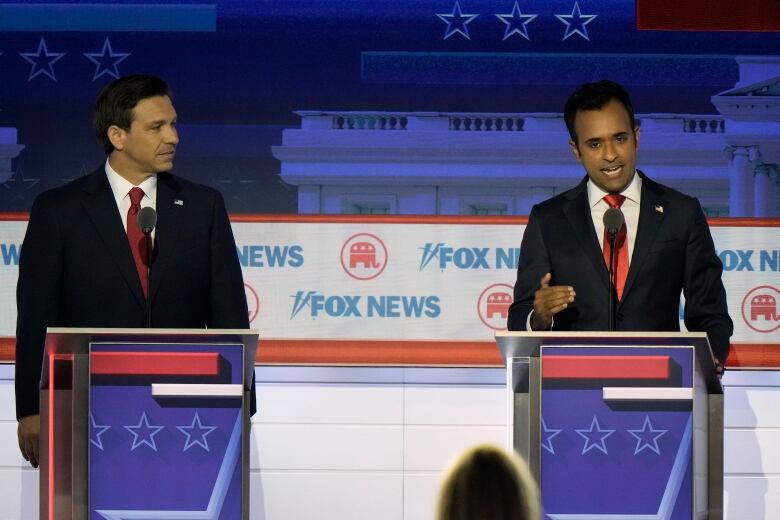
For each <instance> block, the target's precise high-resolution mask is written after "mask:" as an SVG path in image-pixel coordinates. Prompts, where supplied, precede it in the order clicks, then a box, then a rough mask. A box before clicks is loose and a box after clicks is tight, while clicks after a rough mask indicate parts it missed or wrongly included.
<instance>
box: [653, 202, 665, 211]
mask: <svg viewBox="0 0 780 520" xmlns="http://www.w3.org/2000/svg"><path fill="white" fill-rule="evenodd" d="M653 209H655V212H656V213H663V212H664V207H663V206H661V205H660V204H656V205H655V206H653Z"/></svg>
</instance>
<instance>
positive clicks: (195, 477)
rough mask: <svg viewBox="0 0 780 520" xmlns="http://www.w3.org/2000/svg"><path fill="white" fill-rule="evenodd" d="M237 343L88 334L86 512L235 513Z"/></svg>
mask: <svg viewBox="0 0 780 520" xmlns="http://www.w3.org/2000/svg"><path fill="white" fill-rule="evenodd" d="M243 364H244V348H243V345H241V344H208V343H206V344H204V343H197V344H186V343H181V344H154V343H91V344H90V419H89V420H90V428H89V430H90V438H89V457H90V459H89V518H90V519H91V520H141V519H148V520H151V519H155V520H160V519H178V520H185V519H189V518H192V519H196V518H197V519H211V520H219V519H225V520H227V519H236V518H242V514H243V512H242V485H243V483H242V471H241V469H242V468H241V461H242V446H243V439H242V426H243V420H244V411H243V408H242V395H243V383H242V380H243V370H244V367H243Z"/></svg>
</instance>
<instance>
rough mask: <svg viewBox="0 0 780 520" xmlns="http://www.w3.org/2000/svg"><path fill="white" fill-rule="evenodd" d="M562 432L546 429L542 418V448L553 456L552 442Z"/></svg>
mask: <svg viewBox="0 0 780 520" xmlns="http://www.w3.org/2000/svg"><path fill="white" fill-rule="evenodd" d="M562 431H563V430H556V429H555V428H548V427H547V423H546V422H545V421H544V418H542V448H544V449H546V450H547V451H549V452H550V453H552V454H553V455H555V449H554V448H553V445H552V440H553V439H554V438H555V436H556V435H558V434H559V433H561V432H562Z"/></svg>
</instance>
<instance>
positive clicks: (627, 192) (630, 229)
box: [588, 172, 642, 266]
mask: <svg viewBox="0 0 780 520" xmlns="http://www.w3.org/2000/svg"><path fill="white" fill-rule="evenodd" d="M606 194H607V192H606V191H604V190H602V189H601V188H599V187H598V186H596V184H595V183H594V182H593V181H591V180H590V179H588V202H589V203H590V216H591V218H592V219H593V227H594V228H596V236H597V237H598V239H599V249H601V250H602V251H603V250H604V213H606V212H607V210H608V209H609V204H607V201H606V200H604V196H605V195H606ZM620 194H621V195H623V196H624V197H625V198H626V200H624V201H623V205H622V206H620V211H622V212H623V217H625V219H626V233H627V235H628V236H627V238H628V265H629V266H631V257H632V255H633V253H634V242H635V241H636V229H637V227H638V226H639V200H640V199H641V198H642V178H641V177H639V174H638V173H636V172H634V178H633V179H631V182H629V183H628V186H626V187H625V188H624V189H623V191H621V192H620Z"/></svg>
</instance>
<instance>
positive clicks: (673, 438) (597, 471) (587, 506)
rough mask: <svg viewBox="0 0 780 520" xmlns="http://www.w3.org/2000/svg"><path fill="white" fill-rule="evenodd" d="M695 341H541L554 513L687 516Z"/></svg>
mask: <svg viewBox="0 0 780 520" xmlns="http://www.w3.org/2000/svg"><path fill="white" fill-rule="evenodd" d="M694 356H695V351H694V348H693V347H692V346H691V347H687V346H683V347H655V346H650V347H640V348H638V347H619V346H617V347H616V346H585V347H581V346H580V347H571V346H542V347H541V373H542V391H541V431H540V434H541V437H540V438H541V490H542V503H543V507H544V511H545V513H546V515H547V517H549V518H550V519H552V520H567V519H568V520H610V519H613V520H618V519H620V520H628V519H637V520H640V519H641V520H651V519H659V520H660V519H667V520H678V519H679V520H682V519H685V520H691V519H692V518H693V509H694V496H693V495H694V491H693V490H694V485H693V462H692V461H693V435H692V432H693V395H694V389H693V380H694Z"/></svg>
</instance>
